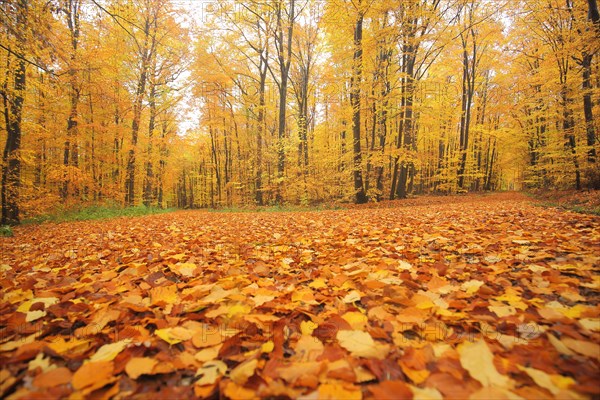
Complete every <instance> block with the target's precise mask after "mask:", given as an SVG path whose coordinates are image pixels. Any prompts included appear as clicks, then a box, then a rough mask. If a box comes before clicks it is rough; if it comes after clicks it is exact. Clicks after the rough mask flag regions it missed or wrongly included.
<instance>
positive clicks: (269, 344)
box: [260, 340, 275, 353]
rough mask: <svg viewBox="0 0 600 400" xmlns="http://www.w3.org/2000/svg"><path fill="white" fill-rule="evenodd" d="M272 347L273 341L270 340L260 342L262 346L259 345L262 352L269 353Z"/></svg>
mask: <svg viewBox="0 0 600 400" xmlns="http://www.w3.org/2000/svg"><path fill="white" fill-rule="evenodd" d="M274 348H275V343H273V341H272V340H269V341H268V342H265V343H263V344H262V346H260V351H262V352H263V353H270V352H272V351H273V349H274Z"/></svg>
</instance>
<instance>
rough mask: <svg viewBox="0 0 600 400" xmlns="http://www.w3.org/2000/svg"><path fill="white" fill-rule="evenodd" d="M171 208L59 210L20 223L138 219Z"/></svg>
mask: <svg viewBox="0 0 600 400" xmlns="http://www.w3.org/2000/svg"><path fill="white" fill-rule="evenodd" d="M174 210H175V209H173V208H166V209H162V208H156V207H146V206H136V207H126V208H121V207H117V206H88V207H77V208H72V209H66V210H59V211H57V212H55V213H52V214H46V215H40V216H37V217H34V218H28V219H25V220H23V221H22V223H23V224H39V223H42V222H56V223H58V222H70V221H89V220H97V219H109V218H117V217H139V216H142V215H150V214H163V213H167V212H172V211H174Z"/></svg>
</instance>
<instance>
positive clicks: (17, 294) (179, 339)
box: [0, 193, 600, 398]
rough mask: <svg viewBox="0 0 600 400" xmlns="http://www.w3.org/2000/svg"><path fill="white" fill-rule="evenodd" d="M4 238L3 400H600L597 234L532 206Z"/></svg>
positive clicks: (262, 218) (146, 222)
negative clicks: (11, 398)
mask: <svg viewBox="0 0 600 400" xmlns="http://www.w3.org/2000/svg"><path fill="white" fill-rule="evenodd" d="M0 241H1V253H0V256H1V261H0V266H1V268H2V288H3V289H2V291H3V296H2V303H1V305H0V315H1V317H0V329H1V338H0V362H1V364H2V366H3V367H2V373H1V374H2V375H1V379H0V383H1V386H0V389H1V391H0V395H3V394H8V393H14V394H22V395H23V396H29V397H31V396H32V395H33V393H32V392H36V391H37V392H42V393H45V394H48V393H50V394H54V395H55V396H57V397H60V396H68V395H69V394H70V393H71V392H73V391H77V392H81V393H83V394H87V393H91V392H97V393H95V394H101V393H104V392H106V393H105V394H111V393H113V394H114V393H118V392H120V393H121V394H141V393H148V391H156V390H160V391H162V395H164V396H170V397H177V398H183V397H188V396H190V395H191V394H192V393H195V395H197V396H204V395H210V394H211V393H213V394H214V393H215V392H216V391H221V394H223V395H225V396H227V397H232V398H240V397H244V396H246V397H252V396H255V395H257V396H260V397H269V396H277V395H287V396H289V397H298V396H302V395H306V394H310V393H312V392H315V391H316V392H317V393H318V396H319V397H322V398H327V396H330V397H332V398H342V397H344V398H360V397H361V396H362V397H376V398H386V396H389V395H393V397H397V396H398V395H399V393H402V395H403V396H410V395H414V396H415V397H425V396H431V397H432V398H436V397H440V396H443V397H460V398H468V397H469V396H471V395H476V396H479V398H491V397H494V398H499V397H504V398H508V397H510V396H513V397H514V395H515V394H516V395H519V396H522V397H525V398H542V397H548V396H549V395H553V396H556V397H571V396H576V395H579V396H581V395H583V396H584V397H587V396H594V395H595V396H598V395H599V394H600V391H599V389H598V385H597V383H598V381H597V379H598V376H599V374H600V363H599V362H600V346H599V343H600V319H599V316H600V307H599V300H600V296H599V294H600V275H599V272H600V217H597V216H591V215H582V214H575V213H571V212H564V211H559V210H557V209H553V208H541V207H536V206H533V205H532V204H531V202H530V199H528V198H527V197H525V196H522V195H520V194H515V193H504V194H492V195H483V196H482V195H467V196H450V197H424V198H420V199H411V200H407V201H404V202H402V201H401V202H389V203H384V204H377V205H366V206H362V207H356V208H351V209H346V210H334V211H318V212H317V211H311V212H260V213H252V212H239V213H214V212H206V211H178V212H175V213H170V214H160V215H152V216H145V217H139V218H117V219H113V220H105V221H94V222H76V223H61V224H42V225H37V226H25V227H20V228H17V229H16V230H15V236H14V237H12V238H1V239H0ZM90 359H91V362H85V363H84V361H90ZM148 376H150V377H151V378H152V379H148V378H147V377H148ZM196 376H197V377H198V378H196ZM101 391H103V392H101Z"/></svg>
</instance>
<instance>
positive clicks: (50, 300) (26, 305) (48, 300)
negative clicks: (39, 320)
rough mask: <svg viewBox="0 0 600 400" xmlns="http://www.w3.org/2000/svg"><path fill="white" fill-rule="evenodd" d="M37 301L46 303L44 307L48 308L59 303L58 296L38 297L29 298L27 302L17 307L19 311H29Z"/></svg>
mask: <svg viewBox="0 0 600 400" xmlns="http://www.w3.org/2000/svg"><path fill="white" fill-rule="evenodd" d="M35 303H44V307H45V308H48V307H50V306H52V305H54V304H56V303H58V298H57V297H37V298H35V299H31V300H27V301H26V302H24V303H22V304H21V305H20V306H19V308H17V311H18V312H22V313H26V312H27V311H29V309H30V308H31V306H32V305H33V304H35Z"/></svg>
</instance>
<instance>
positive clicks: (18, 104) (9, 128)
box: [1, 0, 28, 225]
mask: <svg viewBox="0 0 600 400" xmlns="http://www.w3.org/2000/svg"><path fill="white" fill-rule="evenodd" d="M17 4H18V6H17V25H18V26H25V25H26V24H27V12H28V10H27V8H28V6H27V4H28V1H27V0H18V3H17ZM23 52H24V43H23V39H21V40H18V42H17V48H16V50H15V54H17V55H18V56H20V57H18V58H17V59H16V63H17V64H16V66H15V68H14V78H13V79H14V83H13V91H12V93H11V94H10V95H9V93H8V92H7V90H6V89H8V80H7V81H6V82H5V87H4V89H5V90H4V96H3V97H4V120H5V122H6V134H7V135H6V144H5V146H4V152H3V154H2V190H1V191H2V194H1V196H2V222H1V223H2V225H18V224H19V223H20V218H19V189H20V186H21V158H20V154H19V151H20V149H21V134H22V131H21V120H22V116H23V114H22V111H23V100H24V98H25V84H26V64H25V60H24V58H23V57H22V55H23ZM7 72H8V71H7Z"/></svg>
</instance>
